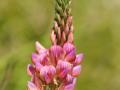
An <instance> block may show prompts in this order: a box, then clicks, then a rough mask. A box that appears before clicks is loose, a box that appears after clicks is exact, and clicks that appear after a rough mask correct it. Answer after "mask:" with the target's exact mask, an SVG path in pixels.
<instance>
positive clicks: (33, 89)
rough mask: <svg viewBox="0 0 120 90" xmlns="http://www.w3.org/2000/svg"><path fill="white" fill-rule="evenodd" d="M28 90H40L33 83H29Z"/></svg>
mask: <svg viewBox="0 0 120 90" xmlns="http://www.w3.org/2000/svg"><path fill="white" fill-rule="evenodd" d="M28 90H38V89H37V87H36V85H35V84H34V83H32V82H31V81H29V82H28Z"/></svg>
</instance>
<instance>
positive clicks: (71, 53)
mask: <svg viewBox="0 0 120 90" xmlns="http://www.w3.org/2000/svg"><path fill="white" fill-rule="evenodd" d="M75 58H76V53H75V50H72V51H71V52H70V53H69V54H68V55H67V56H66V57H65V60H67V61H70V62H71V61H74V60H75Z"/></svg>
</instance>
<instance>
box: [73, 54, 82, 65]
mask: <svg viewBox="0 0 120 90" xmlns="http://www.w3.org/2000/svg"><path fill="white" fill-rule="evenodd" d="M82 60H83V53H80V54H78V55H77V56H76V59H75V64H80V63H81V62H82Z"/></svg>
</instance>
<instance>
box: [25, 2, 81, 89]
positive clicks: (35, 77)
mask: <svg viewBox="0 0 120 90" xmlns="http://www.w3.org/2000/svg"><path fill="white" fill-rule="evenodd" d="M70 4H71V0H56V7H55V19H54V25H53V28H52V30H51V34H50V36H51V41H52V46H51V47H50V48H48V49H46V48H44V47H43V46H42V45H41V44H40V43H39V42H36V44H35V48H36V52H35V53H33V54H32V64H29V65H28V67H27V73H28V75H29V76H30V77H31V80H30V81H29V82H28V86H27V87H28V90H74V88H75V84H76V80H77V76H79V74H80V72H81V63H82V60H83V54H82V53H80V54H76V48H75V45H74V39H73V23H72V15H71V8H70Z"/></svg>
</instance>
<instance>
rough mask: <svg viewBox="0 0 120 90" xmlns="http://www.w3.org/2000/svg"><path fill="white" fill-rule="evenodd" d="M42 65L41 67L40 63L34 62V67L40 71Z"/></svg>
mask: <svg viewBox="0 0 120 90" xmlns="http://www.w3.org/2000/svg"><path fill="white" fill-rule="evenodd" d="M42 67H43V65H41V64H40V63H39V62H36V63H35V68H36V70H37V71H40V70H41V68H42Z"/></svg>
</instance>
